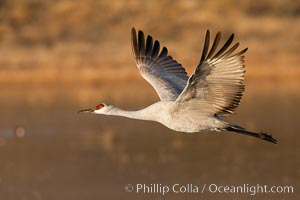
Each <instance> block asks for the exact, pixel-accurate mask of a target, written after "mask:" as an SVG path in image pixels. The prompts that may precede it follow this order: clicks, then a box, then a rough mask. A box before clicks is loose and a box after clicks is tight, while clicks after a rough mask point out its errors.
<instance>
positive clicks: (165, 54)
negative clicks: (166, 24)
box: [159, 47, 168, 58]
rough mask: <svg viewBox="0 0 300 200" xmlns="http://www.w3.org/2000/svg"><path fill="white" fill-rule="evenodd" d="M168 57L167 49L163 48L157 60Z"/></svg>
mask: <svg viewBox="0 0 300 200" xmlns="http://www.w3.org/2000/svg"><path fill="white" fill-rule="evenodd" d="M167 55H168V49H167V48H166V47H163V49H162V51H161V53H160V54H159V58H163V57H165V56H167Z"/></svg>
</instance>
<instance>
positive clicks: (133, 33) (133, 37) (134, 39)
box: [131, 27, 138, 56]
mask: <svg viewBox="0 0 300 200" xmlns="http://www.w3.org/2000/svg"><path fill="white" fill-rule="evenodd" d="M131 42H132V45H131V46H132V52H133V54H134V56H137V55H138V50H137V37H136V31H135V28H134V27H132V29H131Z"/></svg>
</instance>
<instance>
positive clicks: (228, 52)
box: [221, 42, 240, 57]
mask: <svg viewBox="0 0 300 200" xmlns="http://www.w3.org/2000/svg"><path fill="white" fill-rule="evenodd" d="M239 45H240V43H239V42H237V43H235V45H233V46H232V47H231V48H230V49H229V50H228V51H226V52H225V53H224V54H223V55H222V56H221V57H225V56H228V55H230V54H231V53H232V52H234V51H235V50H236V49H237V48H238V47H239Z"/></svg>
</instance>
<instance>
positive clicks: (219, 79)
mask: <svg viewBox="0 0 300 200" xmlns="http://www.w3.org/2000/svg"><path fill="white" fill-rule="evenodd" d="M220 38H221V33H220V32H218V33H217V35H216V38H215V40H214V42H213V45H212V47H211V49H210V51H209V53H208V50H209V40H210V33H209V31H207V32H206V37H205V43H204V47H203V52H202V56H201V59H200V63H199V64H198V66H197V68H196V70H195V72H194V74H193V75H192V76H191V77H190V78H189V80H188V83H187V85H186V87H185V89H184V90H183V92H182V93H181V94H180V96H179V97H178V98H177V100H176V102H178V103H179V102H180V103H183V102H189V101H190V102H193V103H189V104H191V105H188V104H186V106H187V107H189V109H190V110H194V109H197V108H196V107H195V106H197V105H199V104H198V103H200V104H201V105H203V104H205V105H209V107H207V108H206V109H208V110H207V111H209V112H210V113H217V114H220V115H222V114H230V113H233V111H234V110H235V109H236V108H237V106H238V105H239V103H240V101H241V98H242V95H243V91H244V90H245V85H244V75H245V65H244V55H243V54H244V53H245V52H246V51H247V48H246V49H244V50H242V51H240V52H238V53H235V54H234V51H235V50H236V49H237V48H238V46H239V43H236V44H234V45H233V46H232V47H231V48H229V46H230V45H231V43H232V40H233V38H234V34H232V35H231V36H230V37H229V39H228V40H227V42H226V43H225V44H224V45H223V47H222V48H221V49H220V50H219V51H218V52H217V53H215V51H216V49H217V47H218V44H219V41H220ZM197 102H198V103H197ZM192 104H193V105H192ZM198 109H200V108H198ZM202 109H203V108H202Z"/></svg>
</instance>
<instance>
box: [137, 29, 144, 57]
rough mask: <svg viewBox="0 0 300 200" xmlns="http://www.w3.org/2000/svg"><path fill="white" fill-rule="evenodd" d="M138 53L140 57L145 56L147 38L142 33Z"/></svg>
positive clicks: (140, 32)
mask: <svg viewBox="0 0 300 200" xmlns="http://www.w3.org/2000/svg"><path fill="white" fill-rule="evenodd" d="M138 34H139V35H138V51H139V53H140V55H139V56H143V55H144V54H145V38H144V33H143V32H142V31H139V33H138Z"/></svg>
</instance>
